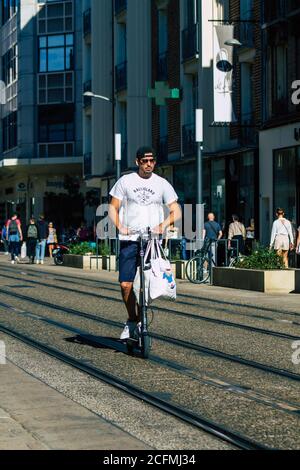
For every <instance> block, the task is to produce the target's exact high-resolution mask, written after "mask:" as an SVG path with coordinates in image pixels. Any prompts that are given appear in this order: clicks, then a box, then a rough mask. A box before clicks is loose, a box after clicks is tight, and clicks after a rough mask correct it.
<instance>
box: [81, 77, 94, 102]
mask: <svg viewBox="0 0 300 470" xmlns="http://www.w3.org/2000/svg"><path fill="white" fill-rule="evenodd" d="M86 91H92V80H87V81H86V82H84V84H83V93H85V92H86ZM91 105H92V97H91V96H84V97H83V107H84V108H85V109H86V108H89V107H90V106H91Z"/></svg>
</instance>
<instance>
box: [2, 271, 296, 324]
mask: <svg viewBox="0 0 300 470" xmlns="http://www.w3.org/2000/svg"><path fill="white" fill-rule="evenodd" d="M18 266H20V267H23V266H25V267H26V265H24V264H23V265H22V264H19V265H18ZM1 269H3V270H4V271H8V272H13V273H15V272H16V270H15V268H10V267H8V266H6V267H3V265H2V266H1ZM24 272H25V270H24ZM26 274H29V275H31V276H33V277H40V275H43V276H45V277H48V278H49V279H52V280H57V281H59V280H61V281H63V282H69V283H72V284H78V285H86V283H87V282H91V283H94V284H96V285H100V286H102V288H103V284H104V285H107V286H110V288H109V287H107V288H106V289H107V290H111V291H115V292H119V288H118V286H116V283H113V282H110V281H104V280H99V279H90V278H87V277H85V278H80V277H79V276H71V275H69V274H67V275H65V274H63V275H62V274H58V273H53V274H47V273H45V271H40V270H36V269H35V270H34V272H33V271H32V270H28V271H26ZM60 278H62V279H60ZM66 279H70V281H66ZM74 281H78V282H74ZM91 287H94V286H91ZM181 297H183V298H190V299H193V300H197V301H200V302H205V301H206V302H209V303H213V304H217V305H218V304H220V305H229V306H233V307H240V308H245V309H249V310H261V311H265V312H270V313H274V314H276V313H278V314H286V315H291V316H296V317H300V311H299V312H295V311H289V310H282V309H280V310H279V309H276V308H273V307H272V308H270V307H265V306H262V305H253V304H252V305H248V304H244V303H240V302H229V301H228V300H219V299H214V298H210V297H203V296H201V297H200V296H196V295H192V294H183V293H179V294H178V299H177V301H176V302H178V303H180V304H183V305H185V302H183V301H181V300H180V298H181ZM186 305H189V306H195V304H193V303H189V302H187V303H186ZM224 311H225V310H224ZM231 313H233V312H231ZM239 315H241V313H240V312H239ZM253 317H255V316H254V315H253ZM257 318H263V319H270V318H269V317H265V318H264V317H260V316H257Z"/></svg>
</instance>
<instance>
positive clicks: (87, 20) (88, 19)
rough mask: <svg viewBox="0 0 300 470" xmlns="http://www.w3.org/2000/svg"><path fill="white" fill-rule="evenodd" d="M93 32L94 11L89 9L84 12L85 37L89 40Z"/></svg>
mask: <svg viewBox="0 0 300 470" xmlns="http://www.w3.org/2000/svg"><path fill="white" fill-rule="evenodd" d="M91 32H92V10H91V8H88V9H87V10H85V11H84V12H83V36H84V38H87V37H88V36H90V35H91Z"/></svg>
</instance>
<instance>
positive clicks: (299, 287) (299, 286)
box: [295, 269, 300, 294]
mask: <svg viewBox="0 0 300 470" xmlns="http://www.w3.org/2000/svg"><path fill="white" fill-rule="evenodd" d="M295 292H297V293H298V294H300V269H295Z"/></svg>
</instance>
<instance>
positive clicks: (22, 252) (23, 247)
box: [21, 242, 27, 259]
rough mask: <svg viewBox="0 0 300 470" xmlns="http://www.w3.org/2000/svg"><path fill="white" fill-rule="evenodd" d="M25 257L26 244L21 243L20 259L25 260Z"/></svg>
mask: <svg viewBox="0 0 300 470" xmlns="http://www.w3.org/2000/svg"><path fill="white" fill-rule="evenodd" d="M26 255H27V247H26V242H23V244H22V247H21V258H22V259H24V258H26Z"/></svg>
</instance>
